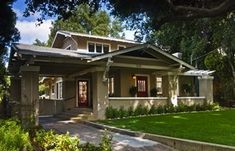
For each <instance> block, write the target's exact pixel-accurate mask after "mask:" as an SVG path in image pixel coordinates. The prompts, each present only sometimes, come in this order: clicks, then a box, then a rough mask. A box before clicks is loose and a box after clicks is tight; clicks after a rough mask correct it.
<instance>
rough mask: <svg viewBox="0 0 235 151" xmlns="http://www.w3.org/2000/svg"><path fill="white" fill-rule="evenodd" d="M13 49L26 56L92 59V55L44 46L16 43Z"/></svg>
mask: <svg viewBox="0 0 235 151" xmlns="http://www.w3.org/2000/svg"><path fill="white" fill-rule="evenodd" d="M12 47H13V49H14V51H15V52H17V53H19V54H25V55H35V56H48V57H49V56H51V57H73V58H83V59H91V56H90V55H85V54H79V53H78V52H77V51H75V50H69V51H68V50H64V49H58V48H50V47H42V46H35V45H27V44H19V43H14V44H13V45H12Z"/></svg>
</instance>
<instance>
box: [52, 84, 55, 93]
mask: <svg viewBox="0 0 235 151" xmlns="http://www.w3.org/2000/svg"><path fill="white" fill-rule="evenodd" d="M51 93H55V85H52V86H51Z"/></svg>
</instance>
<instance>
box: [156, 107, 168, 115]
mask: <svg viewBox="0 0 235 151" xmlns="http://www.w3.org/2000/svg"><path fill="white" fill-rule="evenodd" d="M156 113H157V114H163V113H166V107H165V106H161V105H160V106H158V107H157V111H156Z"/></svg>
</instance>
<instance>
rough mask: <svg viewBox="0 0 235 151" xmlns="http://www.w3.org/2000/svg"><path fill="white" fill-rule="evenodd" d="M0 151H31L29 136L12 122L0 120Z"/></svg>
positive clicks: (17, 123)
mask: <svg viewBox="0 0 235 151" xmlns="http://www.w3.org/2000/svg"><path fill="white" fill-rule="evenodd" d="M0 137H1V139H0V150H1V151H20V150H32V146H31V142H30V139H29V134H28V133H27V132H25V131H24V130H23V129H22V127H21V126H20V124H19V122H17V121H14V120H0Z"/></svg>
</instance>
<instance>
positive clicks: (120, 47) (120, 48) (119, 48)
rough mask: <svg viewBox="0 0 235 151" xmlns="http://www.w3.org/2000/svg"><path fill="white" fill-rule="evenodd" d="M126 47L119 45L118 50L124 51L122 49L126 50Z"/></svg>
mask: <svg viewBox="0 0 235 151" xmlns="http://www.w3.org/2000/svg"><path fill="white" fill-rule="evenodd" d="M125 48H126V46H125V45H118V50H122V49H125Z"/></svg>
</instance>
